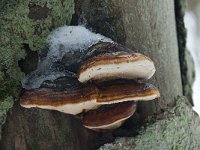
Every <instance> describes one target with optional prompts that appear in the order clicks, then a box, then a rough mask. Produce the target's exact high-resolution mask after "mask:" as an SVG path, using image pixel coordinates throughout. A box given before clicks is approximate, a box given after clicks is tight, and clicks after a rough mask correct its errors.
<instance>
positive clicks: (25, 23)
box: [0, 0, 74, 125]
mask: <svg viewBox="0 0 200 150" xmlns="http://www.w3.org/2000/svg"><path fill="white" fill-rule="evenodd" d="M73 13H74V1H73V0H60V1H54V0H49V1H47V0H16V1H14V0H8V1H6V0H3V1H1V2H0V18H1V20H0V83H1V84H0V125H2V123H3V122H4V119H5V114H6V112H7V111H8V109H9V108H10V107H11V106H12V105H13V101H14V99H15V98H16V97H17V95H18V93H19V89H20V81H21V79H22V78H23V77H24V73H23V72H22V71H21V70H20V67H19V66H18V62H19V61H20V60H21V59H25V57H26V52H27V48H28V49H29V50H31V51H36V50H41V49H43V48H44V47H45V39H46V37H47V35H48V34H49V32H50V31H51V30H52V29H54V28H57V27H58V26H62V25H64V24H69V23H70V20H71V16H72V14H73Z"/></svg>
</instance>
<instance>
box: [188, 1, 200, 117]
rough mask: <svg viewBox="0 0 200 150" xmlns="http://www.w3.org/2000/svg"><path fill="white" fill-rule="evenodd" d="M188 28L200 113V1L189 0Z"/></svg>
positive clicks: (195, 103) (195, 91)
mask: <svg viewBox="0 0 200 150" xmlns="http://www.w3.org/2000/svg"><path fill="white" fill-rule="evenodd" d="M184 22H185V26H186V28H187V49H188V50H189V51H190V53H191V55H192V57H193V59H194V64H195V81H194V84H193V101H194V110H195V111H196V112H197V113H198V114H200V101H199V97H200V1H199V0H187V9H186V12H185V18H184Z"/></svg>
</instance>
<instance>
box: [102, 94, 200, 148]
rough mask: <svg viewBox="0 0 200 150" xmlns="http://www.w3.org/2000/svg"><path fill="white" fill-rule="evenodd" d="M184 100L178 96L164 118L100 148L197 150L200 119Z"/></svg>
mask: <svg viewBox="0 0 200 150" xmlns="http://www.w3.org/2000/svg"><path fill="white" fill-rule="evenodd" d="M186 101H187V100H186V99H185V98H183V97H179V98H178V100H177V104H176V107H174V108H172V109H170V110H169V111H168V113H167V114H165V116H168V117H167V118H166V119H164V120H161V121H157V122H156V123H154V124H152V125H150V126H148V127H147V128H144V129H142V130H141V131H140V134H139V135H138V136H136V137H134V138H119V139H117V140H116V141H115V142H114V143H113V144H110V145H109V144H108V145H105V146H104V147H102V148H101V150H106V149H109V148H113V147H118V146H119V148H116V150H118V149H127V150H129V149H135V150H142V149H154V150H161V149H162V150H183V149H184V150H191V149H192V150H199V149H200V143H199V141H200V137H199V135H200V119H199V117H198V116H197V115H196V114H195V113H194V112H193V111H192V108H191V107H189V106H188V105H187V104H186V103H187V102H186Z"/></svg>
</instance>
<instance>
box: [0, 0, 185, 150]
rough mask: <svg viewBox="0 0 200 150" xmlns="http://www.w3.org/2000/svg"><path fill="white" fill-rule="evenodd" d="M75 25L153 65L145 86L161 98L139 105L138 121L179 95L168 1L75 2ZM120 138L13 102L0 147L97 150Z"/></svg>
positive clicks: (171, 9) (9, 149)
mask: <svg viewBox="0 0 200 150" xmlns="http://www.w3.org/2000/svg"><path fill="white" fill-rule="evenodd" d="M78 23H84V24H85V25H86V26H87V27H88V28H91V29H92V30H93V31H95V32H98V33H101V34H103V35H105V36H108V37H110V38H112V39H113V40H115V41H116V42H119V43H121V44H124V45H125V46H127V47H128V48H130V49H133V50H134V51H136V52H141V53H143V54H145V55H147V56H149V57H151V58H152V59H153V61H154V62H155V66H156V69H157V71H156V74H155V75H154V77H153V78H152V79H151V80H150V81H149V82H152V83H154V84H155V85H156V86H157V87H158V89H159V90H160V93H161V98H160V99H159V100H155V101H152V102H143V103H140V105H139V108H138V114H139V116H140V119H141V121H142V120H144V119H145V118H147V116H149V115H152V114H154V113H159V112H160V110H161V109H164V108H166V107H168V106H169V105H174V103H175V98H176V97H177V96H178V95H182V84H181V75H180V65H179V57H178V44H177V35H176V23H175V13H174V1H173V0H167V1H163V0H134V1H133V0H125V1H123V0H111V1H107V0H77V1H76V14H75V15H74V18H73V24H78ZM133 122H134V121H133V118H132V119H130V120H129V122H128V124H129V125H128V126H126V127H125V128H126V131H132V128H131V124H132V123H133ZM123 134H124V133H121V130H117V131H115V132H109V133H96V132H93V131H90V130H87V129H85V128H84V127H83V126H82V125H81V123H80V121H79V120H78V119H75V118H72V117H70V116H68V115H65V114H61V113H59V112H54V111H46V110H38V109H31V110H26V109H24V108H21V107H20V106H19V104H18V102H16V104H15V105H14V107H13V109H12V110H11V111H10V112H9V114H8V117H7V121H6V123H5V125H4V128H3V134H2V140H1V149H3V150H12V149H19V150H31V149H38V150H42V149H48V150H54V149H60V150H62V149H63V150H75V149H76V150H79V149H81V150H84V149H96V148H97V147H98V146H100V145H101V144H103V143H105V142H108V141H112V140H113V139H114V137H115V136H116V135H117V136H118V135H120V136H122V135H123ZM132 135H133V134H132Z"/></svg>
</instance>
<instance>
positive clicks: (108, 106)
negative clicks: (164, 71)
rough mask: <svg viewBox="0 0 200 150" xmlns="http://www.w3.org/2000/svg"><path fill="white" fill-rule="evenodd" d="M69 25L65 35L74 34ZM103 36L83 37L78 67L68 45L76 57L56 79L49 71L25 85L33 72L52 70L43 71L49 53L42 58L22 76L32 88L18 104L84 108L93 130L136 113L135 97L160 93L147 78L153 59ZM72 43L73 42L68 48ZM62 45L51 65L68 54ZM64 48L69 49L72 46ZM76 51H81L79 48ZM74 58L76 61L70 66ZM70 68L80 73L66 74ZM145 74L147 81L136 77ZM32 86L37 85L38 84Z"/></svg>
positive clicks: (87, 123)
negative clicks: (36, 65) (28, 72)
mask: <svg viewBox="0 0 200 150" xmlns="http://www.w3.org/2000/svg"><path fill="white" fill-rule="evenodd" d="M66 28H67V33H68V32H69V34H67V35H69V36H70V34H71V33H73V32H71V30H72V29H73V28H76V27H73V28H69V27H66ZM81 28H83V27H81ZM69 29H70V30H69ZM85 32H88V31H87V30H86V31H85ZM76 33H77V32H76ZM90 34H94V33H90ZM75 35H76V34H75V33H74V36H75ZM74 36H72V37H74ZM93 36H94V35H93ZM96 36H97V37H96ZM68 38H69V37H68ZM74 38H75V39H74V41H77V40H76V38H77V37H76V36H75V37H74ZM101 38H102V36H101V37H99V35H95V38H94V39H95V40H93V42H92V45H89V43H91V42H89V43H88V44H86V45H88V47H87V48H85V46H84V43H82V45H81V46H84V51H81V52H80V55H77V56H78V58H77V64H75V66H76V69H74V68H73V65H74V62H75V61H74V60H76V55H75V54H74V53H72V52H70V51H69V53H70V54H71V55H73V54H74V57H73V59H74V60H73V62H71V61H70V60H71V59H70V60H67V61H68V62H67V63H66V64H68V65H66V68H67V69H66V70H64V71H65V72H64V74H63V73H62V74H59V75H57V74H56V77H58V78H57V79H55V76H54V75H51V76H53V77H54V78H53V80H49V78H50V76H47V79H46V80H44V79H43V78H42V80H40V82H41V81H44V82H43V83H42V84H41V85H40V86H38V85H37V86H36V85H34V86H31V85H30V86H27V84H28V83H34V81H35V78H34V77H32V76H33V75H35V74H36V75H37V74H38V75H37V76H39V77H41V76H43V72H44V73H45V75H46V74H48V73H49V72H50V70H48V71H45V69H46V68H47V67H46V65H44V64H48V63H47V62H48V59H51V57H47V58H46V59H44V60H45V62H44V61H42V63H43V64H42V65H39V66H40V69H38V70H37V71H36V72H34V73H33V74H31V76H28V78H27V80H26V82H24V83H26V84H23V85H26V86H24V87H25V88H26V87H27V89H28V90H26V91H25V92H24V93H23V94H22V96H21V97H20V105H21V106H22V107H25V108H32V107H37V108H41V109H50V110H57V111H60V112H63V113H67V114H71V115H77V114H80V113H82V114H83V117H82V118H81V119H82V123H83V126H85V127H86V128H89V129H92V130H95V131H105V130H112V129H116V128H118V127H120V126H121V125H122V124H123V122H124V121H125V120H126V119H128V118H129V117H130V116H132V115H133V114H134V113H135V111H136V102H135V101H148V100H153V99H155V98H158V97H160V93H159V91H158V89H157V88H156V87H155V86H154V85H152V84H149V83H144V81H146V80H147V79H149V78H151V77H152V76H153V74H154V73H155V66H154V63H153V61H152V60H151V59H150V58H149V57H147V56H144V55H142V54H139V53H135V52H133V51H132V50H130V49H128V48H126V47H124V46H122V45H120V44H117V43H114V42H113V41H112V40H110V39H106V40H105V37H103V39H104V41H101V40H100V39H101ZM72 41H73V40H72ZM89 41H90V40H89ZM60 44H61V45H66V44H63V43H60ZM68 44H69V43H68ZM73 45H74V44H73V43H72V44H71V46H70V49H72V48H73ZM53 47H60V46H53ZM68 47H69V46H68ZM76 49H77V47H76ZM64 51H65V50H64ZM64 51H62V52H61V53H62V58H61V55H59V54H58V56H59V57H56V60H55V61H50V65H49V66H50V67H49V68H51V67H52V66H55V64H54V63H58V62H59V60H58V59H57V58H59V59H62V60H66V59H63V57H64V55H63V52H64ZM50 52H51V53H52V54H53V52H54V51H51V50H50ZM56 52H57V51H56ZM65 52H66V55H67V52H68V50H66V51H65ZM76 53H79V52H78V51H76ZM71 55H70V56H71ZM47 56H48V55H47ZM53 58H54V57H53ZM66 58H68V57H66ZM62 64H65V63H62ZM70 64H73V65H72V66H70ZM43 66H44V67H43ZM77 66H78V67H77ZM57 67H58V68H57ZM62 67H63V66H62ZM68 68H72V70H75V71H74V73H73V74H76V73H77V75H73V76H72V75H71V74H70V75H67V74H68V73H69V72H68V71H72V70H70V69H68ZM77 68H79V69H77ZM41 70H43V71H41ZM62 70H63V69H62ZM53 71H55V70H53ZM57 71H59V63H58V64H56V73H57ZM63 75H65V76H64V77H63ZM37 76H36V77H37ZM28 79H30V81H31V82H30V81H29V80H28ZM33 79H34V80H33ZM141 79H142V81H143V83H139V82H138V81H139V80H141ZM89 81H95V82H89ZM40 82H39V83H40ZM29 87H36V89H31V88H29ZM38 87H39V88H38Z"/></svg>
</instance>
